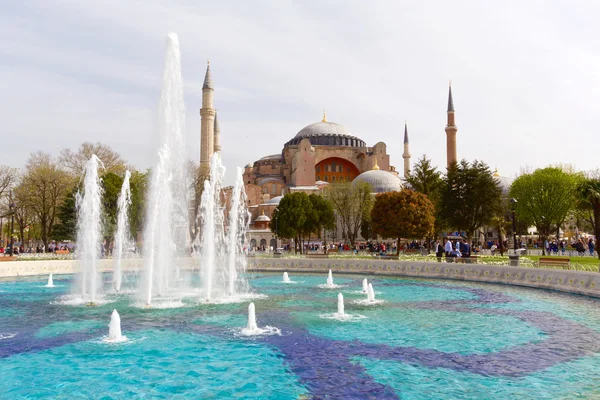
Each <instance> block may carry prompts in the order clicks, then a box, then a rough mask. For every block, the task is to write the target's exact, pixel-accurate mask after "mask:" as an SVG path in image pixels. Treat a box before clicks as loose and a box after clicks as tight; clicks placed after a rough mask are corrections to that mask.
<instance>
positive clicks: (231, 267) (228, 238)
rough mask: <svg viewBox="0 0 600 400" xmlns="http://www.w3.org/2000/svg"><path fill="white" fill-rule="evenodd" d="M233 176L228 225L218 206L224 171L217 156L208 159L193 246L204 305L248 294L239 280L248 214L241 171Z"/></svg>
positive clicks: (244, 268)
mask: <svg viewBox="0 0 600 400" xmlns="http://www.w3.org/2000/svg"><path fill="white" fill-rule="evenodd" d="M237 172H238V174H237V179H236V184H235V186H234V188H233V190H232V192H231V193H232V194H231V202H230V207H229V211H228V213H227V214H228V223H227V224H225V212H224V208H225V207H224V206H223V204H222V194H223V193H222V191H221V185H222V183H223V179H224V175H225V167H223V165H222V164H221V156H220V154H219V153H215V154H213V155H212V156H211V158H210V180H206V181H205V182H204V191H203V192H202V198H201V201H200V212H199V213H198V215H199V216H200V227H201V230H200V231H201V234H200V237H199V239H198V242H197V246H198V247H199V248H200V252H199V254H198V259H199V263H200V277H201V279H202V286H203V295H204V298H205V300H206V301H222V300H225V301H230V300H235V299H237V298H239V295H240V294H244V293H246V292H247V291H248V284H247V281H246V279H240V278H239V277H240V274H242V273H244V272H245V271H246V258H245V255H244V248H243V243H244V239H245V237H246V231H247V228H248V221H249V214H248V210H247V208H246V193H245V191H244V182H243V180H242V171H241V169H238V171H237ZM225 226H227V229H225Z"/></svg>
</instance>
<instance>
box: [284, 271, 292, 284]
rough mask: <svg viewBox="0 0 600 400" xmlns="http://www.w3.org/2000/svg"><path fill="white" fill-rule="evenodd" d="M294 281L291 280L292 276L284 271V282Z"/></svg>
mask: <svg viewBox="0 0 600 400" xmlns="http://www.w3.org/2000/svg"><path fill="white" fill-rule="evenodd" d="M291 282H292V281H291V280H290V276H289V275H288V273H287V272H284V273H283V283H291Z"/></svg>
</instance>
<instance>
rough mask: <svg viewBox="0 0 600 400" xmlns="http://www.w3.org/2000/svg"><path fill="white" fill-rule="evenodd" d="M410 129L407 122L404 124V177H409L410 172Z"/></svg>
mask: <svg viewBox="0 0 600 400" xmlns="http://www.w3.org/2000/svg"><path fill="white" fill-rule="evenodd" d="M408 147H409V146H408V127H407V125H406V122H404V153H403V154H402V158H404V177H405V178H407V177H408V173H409V172H410V151H409V149H408Z"/></svg>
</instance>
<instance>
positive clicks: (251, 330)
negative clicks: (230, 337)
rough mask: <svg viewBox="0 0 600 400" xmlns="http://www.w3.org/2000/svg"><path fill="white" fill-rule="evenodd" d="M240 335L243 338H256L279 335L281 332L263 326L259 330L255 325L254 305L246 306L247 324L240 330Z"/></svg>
mask: <svg viewBox="0 0 600 400" xmlns="http://www.w3.org/2000/svg"><path fill="white" fill-rule="evenodd" d="M242 335H244V336H258V335H281V331H280V330H279V329H278V328H275V327H272V326H268V325H267V326H265V327H264V328H259V327H258V324H257V323H256V310H255V307H254V303H250V304H249V305H248V324H247V325H246V327H245V328H243V329H242Z"/></svg>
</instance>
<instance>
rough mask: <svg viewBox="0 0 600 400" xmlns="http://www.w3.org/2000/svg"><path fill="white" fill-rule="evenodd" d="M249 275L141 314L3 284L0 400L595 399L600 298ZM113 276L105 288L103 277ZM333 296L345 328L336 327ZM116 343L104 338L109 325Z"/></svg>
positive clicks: (32, 283) (29, 282)
mask: <svg viewBox="0 0 600 400" xmlns="http://www.w3.org/2000/svg"><path fill="white" fill-rule="evenodd" d="M290 277H291V279H292V280H294V281H295V282H296V283H293V284H284V283H283V282H282V279H281V275H279V274H277V275H274V274H256V275H250V276H249V282H250V285H251V287H252V291H253V292H255V293H259V294H262V295H265V296H263V297H261V298H256V299H254V300H253V301H254V303H255V305H256V312H257V319H258V324H259V326H265V325H270V326H274V327H277V328H279V329H280V330H281V335H272V336H252V337H246V336H243V335H241V332H240V329H241V328H242V327H244V326H245V325H246V320H247V316H246V313H247V306H248V301H246V302H241V303H231V304H212V305H206V304H198V303H197V302H196V301H194V300H191V299H186V300H185V301H184V302H183V304H184V306H183V307H179V308H171V309H146V308H140V307H138V306H137V305H136V303H137V301H136V300H135V298H134V295H133V294H119V295H116V294H114V295H109V296H108V298H109V300H110V302H109V303H108V304H103V305H98V306H95V307H87V306H72V305H65V304H62V303H61V301H60V300H61V296H63V295H65V294H67V293H68V292H69V288H70V285H71V277H68V276H64V277H59V276H55V277H54V282H55V284H56V285H57V287H55V288H45V287H44V284H45V281H46V278H31V279H19V280H5V281H0V377H2V379H0V398H2V399H4V398H11V399H12V398H64V399H79V398H81V399H88V398H105V399H122V398H127V399H129V398H256V399H297V398H311V397H315V398H357V399H365V398H402V399H440V398H444V399H448V398H452V399H462V398H464V399H480V398H486V399H489V398H502V399H505V398H515V399H516V398H518V399H543V398H553V399H554V398H597V397H600V307H598V306H599V305H600V302H599V301H597V300H595V299H591V298H586V297H580V296H571V295H566V294H560V293H553V292H548V291H542V290H532V289H524V288H514V287H507V286H499V285H484V284H476V283H473V284H468V283H464V282H453V281H440V280H416V279H401V278H385V277H380V276H377V277H368V278H369V281H370V282H372V284H373V286H374V288H375V293H376V298H377V299H378V300H383V302H382V303H380V304H376V305H365V304H362V303H361V302H360V300H363V299H364V298H365V295H364V294H362V293H361V288H362V285H361V283H362V279H363V278H364V276H351V275H344V276H342V275H334V279H335V283H336V284H338V285H341V287H339V288H336V289H326V288H321V287H319V285H320V284H323V283H324V282H325V279H326V276H325V275H318V276H317V275H306V274H294V273H293V272H292V271H290ZM108 278H110V277H108ZM338 293H342V294H343V295H344V300H345V311H346V313H347V314H351V315H353V316H354V317H355V318H352V319H350V320H348V321H338V320H335V319H331V318H325V317H328V316H331V314H332V313H335V312H336V305H337V295H338ZM113 309H117V310H118V311H119V313H120V314H121V320H122V330H123V334H124V335H125V336H127V338H128V340H127V341H126V342H123V343H106V342H105V341H104V338H105V336H106V335H107V333H108V332H107V330H108V328H107V326H108V322H109V320H110V314H111V312H112V310H113Z"/></svg>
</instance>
